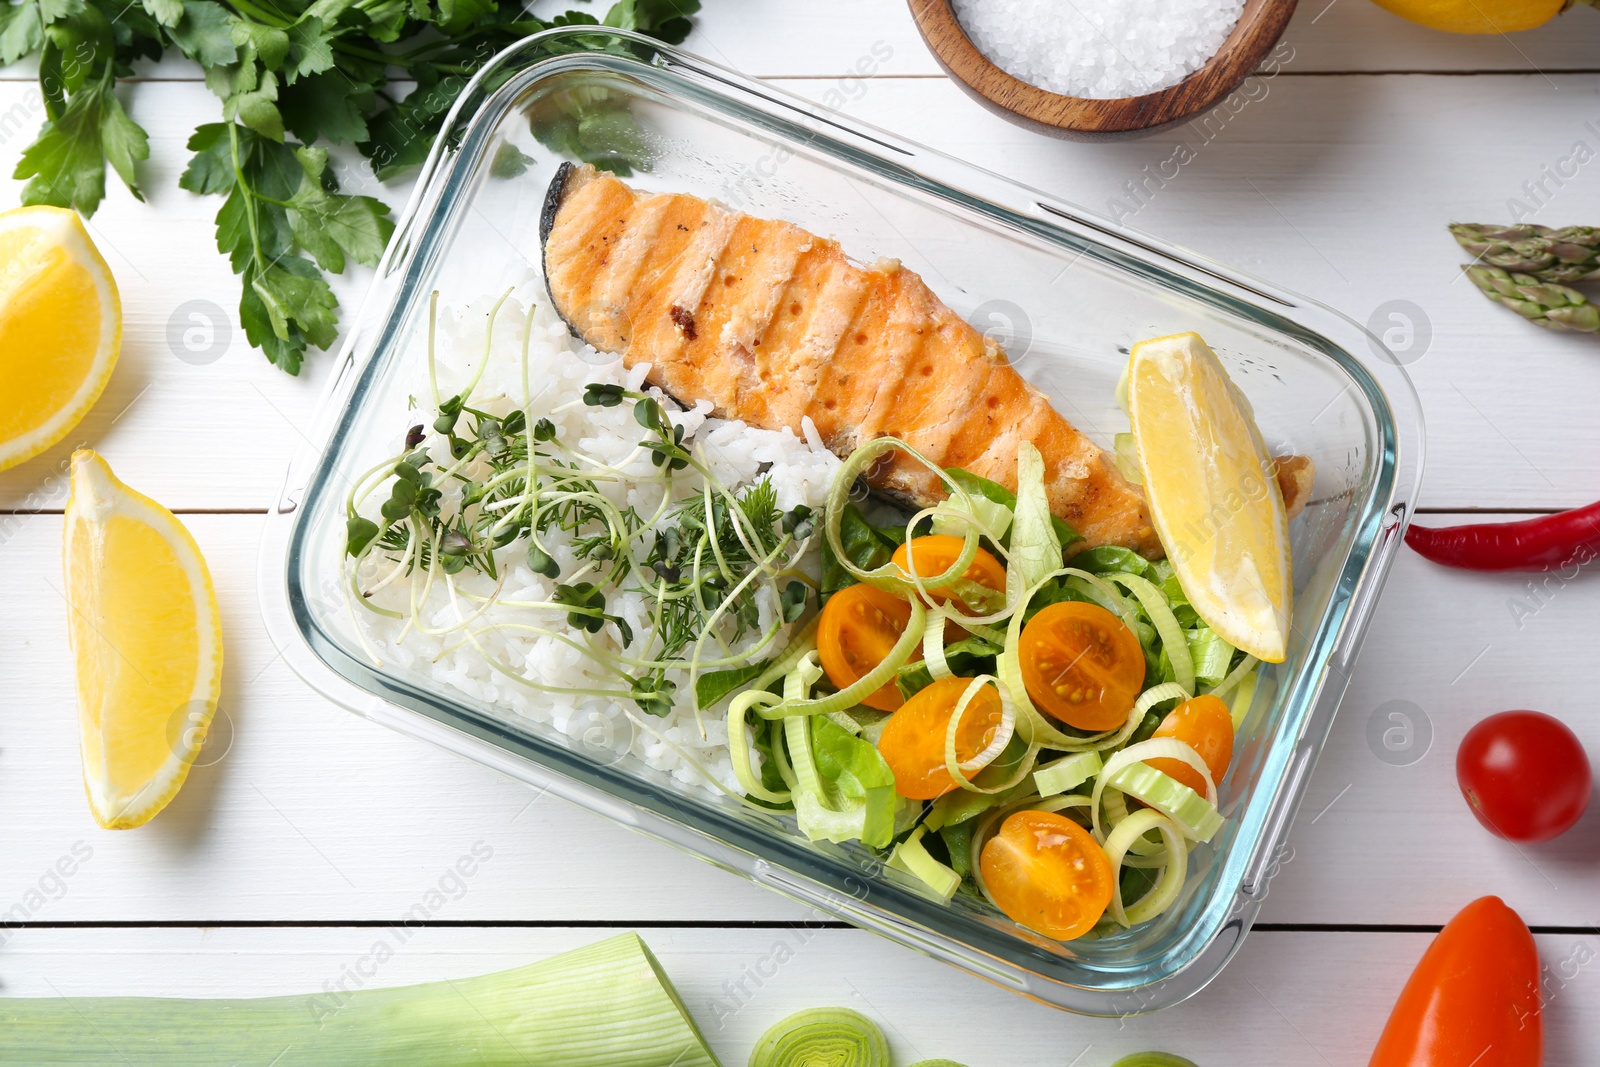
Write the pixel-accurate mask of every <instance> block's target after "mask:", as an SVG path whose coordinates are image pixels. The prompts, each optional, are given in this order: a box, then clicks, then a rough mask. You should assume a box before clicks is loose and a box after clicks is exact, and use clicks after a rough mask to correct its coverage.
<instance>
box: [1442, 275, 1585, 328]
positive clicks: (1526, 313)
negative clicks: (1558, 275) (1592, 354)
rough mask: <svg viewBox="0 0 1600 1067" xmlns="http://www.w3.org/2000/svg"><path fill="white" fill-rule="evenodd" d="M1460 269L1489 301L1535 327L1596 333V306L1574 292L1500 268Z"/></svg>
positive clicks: (1562, 286)
mask: <svg viewBox="0 0 1600 1067" xmlns="http://www.w3.org/2000/svg"><path fill="white" fill-rule="evenodd" d="M1461 269H1462V270H1464V271H1466V272H1467V277H1468V278H1471V279H1472V284H1474V285H1476V286H1477V287H1478V288H1479V289H1481V290H1483V294H1484V295H1485V296H1487V297H1488V298H1489V299H1490V300H1493V301H1495V302H1496V303H1500V304H1504V305H1505V306H1506V307H1508V308H1510V309H1511V310H1512V311H1515V312H1516V313H1517V314H1518V315H1521V316H1522V317H1523V318H1525V319H1527V320H1528V321H1529V322H1531V323H1533V324H1534V325H1536V326H1544V327H1546V328H1548V329H1551V330H1581V331H1583V332H1585V333H1597V332H1600V307H1596V306H1595V305H1594V304H1591V303H1589V298H1588V297H1586V296H1584V295H1583V294H1582V293H1580V292H1578V291H1577V290H1576V289H1569V288H1567V287H1566V286H1565V285H1558V284H1556V283H1555V282H1545V281H1540V280H1539V278H1537V277H1535V276H1534V275H1531V274H1523V273H1520V272H1519V273H1512V272H1510V271H1507V270H1505V269H1503V268H1501V267H1485V266H1482V265H1481V264H1480V265H1468V266H1464V267H1462V268H1461Z"/></svg>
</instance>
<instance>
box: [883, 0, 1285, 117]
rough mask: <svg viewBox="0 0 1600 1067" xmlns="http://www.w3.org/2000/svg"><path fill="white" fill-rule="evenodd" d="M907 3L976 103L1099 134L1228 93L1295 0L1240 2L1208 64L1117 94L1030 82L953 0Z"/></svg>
mask: <svg viewBox="0 0 1600 1067" xmlns="http://www.w3.org/2000/svg"><path fill="white" fill-rule="evenodd" d="M910 3H911V15H912V17H913V18H915V19H916V20H917V29H918V30H920V31H921V33H922V39H923V40H924V41H926V42H927V44H928V48H929V50H931V51H932V52H933V55H934V58H935V59H937V60H938V61H939V65H940V66H942V67H943V68H944V69H945V72H946V73H947V74H949V75H950V76H951V77H952V78H954V79H955V81H956V84H957V85H960V86H961V87H962V88H963V89H965V90H966V91H967V93H968V95H970V96H971V97H972V98H973V99H975V100H977V101H978V102H979V103H980V104H983V105H984V106H985V107H987V108H988V109H989V110H991V111H993V112H995V113H996V114H998V115H1000V116H1001V117H1002V118H1006V119H1009V120H1011V121H1012V122H1015V123H1017V124H1018V125H1020V126H1026V127H1029V128H1030V129H1034V130H1037V131H1039V132H1041V133H1048V134H1051V135H1052V136H1055V137H1067V138H1072V139H1075V140H1103V139H1109V138H1115V137H1126V136H1131V135H1138V134H1144V133H1149V132H1151V131H1152V130H1156V129H1158V128H1160V127H1162V126H1166V125H1169V124H1171V123H1174V122H1181V121H1183V120H1184V119H1187V118H1189V117H1191V116H1193V115H1195V114H1197V113H1198V112H1201V111H1204V110H1206V109H1207V108H1209V107H1211V106H1212V105H1213V104H1215V103H1217V101H1219V100H1221V99H1222V98H1223V97H1225V96H1227V95H1228V94H1229V93H1231V92H1233V90H1234V89H1236V88H1238V86H1239V83H1241V82H1243V81H1244V80H1245V79H1246V78H1248V77H1249V76H1250V74H1251V72H1252V71H1254V70H1255V69H1256V67H1257V66H1258V65H1259V64H1260V63H1261V60H1262V59H1263V58H1265V57H1266V54H1267V52H1268V51H1269V50H1270V49H1271V48H1272V46H1273V45H1274V44H1276V43H1277V41H1278V38H1279V37H1281V36H1282V35H1283V30H1284V27H1285V26H1287V25H1288V24H1289V16H1290V15H1292V14H1294V5H1295V0H1245V5H1244V12H1243V14H1241V15H1240V16H1239V22H1238V24H1237V25H1235V26H1234V28H1233V32H1232V33H1230V34H1229V35H1228V39H1227V40H1226V41H1224V42H1223V43H1222V47H1221V49H1219V50H1218V51H1217V54H1216V55H1214V56H1212V57H1211V58H1210V59H1208V60H1206V63H1205V66H1203V67H1201V68H1200V69H1199V70H1197V71H1195V72H1194V73H1193V74H1191V75H1189V76H1188V77H1187V78H1185V79H1183V81H1181V82H1179V83H1178V84H1176V85H1174V86H1171V87H1170V88H1166V89H1159V90H1157V91H1156V92H1153V93H1146V94H1145V95H1144V96H1128V97H1123V98H1121V99H1116V100H1094V99H1090V98H1088V97H1082V96H1063V95H1061V94H1060V93H1052V92H1050V91H1049V90H1046V89H1041V88H1039V87H1038V86H1036V85H1029V84H1028V83H1027V82H1025V81H1022V80H1021V79H1019V78H1016V77H1014V76H1013V75H1011V74H1008V73H1006V72H1005V71H1004V70H1001V69H1000V68H999V67H998V66H996V65H995V64H994V63H992V62H990V60H989V57H988V56H985V55H984V54H983V53H982V52H980V51H979V50H978V47H977V45H975V44H973V43H972V41H971V39H969V38H968V37H967V33H966V31H965V30H963V29H962V28H961V23H960V22H959V21H957V19H956V14H955V11H954V10H953V9H952V8H951V6H950V0H910Z"/></svg>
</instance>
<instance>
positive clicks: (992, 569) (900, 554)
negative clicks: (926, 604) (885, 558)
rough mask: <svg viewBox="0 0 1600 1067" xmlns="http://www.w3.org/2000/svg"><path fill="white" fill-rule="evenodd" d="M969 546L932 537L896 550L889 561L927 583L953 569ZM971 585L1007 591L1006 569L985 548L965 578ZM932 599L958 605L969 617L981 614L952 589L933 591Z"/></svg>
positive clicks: (948, 538) (945, 537) (917, 539)
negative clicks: (952, 602) (964, 549)
mask: <svg viewBox="0 0 1600 1067" xmlns="http://www.w3.org/2000/svg"><path fill="white" fill-rule="evenodd" d="M965 547H966V540H965V539H964V538H960V537H952V536H950V535H949V534H929V535H928V536H926V537H913V538H912V539H911V540H910V541H907V542H906V543H905V544H903V545H901V546H900V547H899V548H897V549H895V550H894V555H893V556H890V557H889V562H890V563H893V564H894V565H895V566H896V567H899V568H900V569H901V570H903V571H905V572H906V573H907V574H912V573H915V574H916V575H917V576H918V577H920V578H922V579H923V580H924V581H927V580H928V579H930V578H937V577H939V575H941V574H943V573H944V572H945V571H947V570H949V569H950V568H951V566H952V565H954V563H955V561H956V560H958V559H960V558H961V550H962V549H963V548H965ZM913 568H915V569H914V570H913ZM961 577H962V578H964V579H966V580H967V581H969V582H976V583H977V584H979V585H981V586H985V587H987V588H989V589H993V590H995V591H996V592H1000V593H1003V592H1005V589H1006V569H1005V568H1004V567H1002V566H1001V565H1000V561H999V560H997V559H995V558H994V557H993V556H991V555H990V554H989V553H987V552H985V551H984V550H983V549H981V548H980V549H978V554H977V555H975V556H973V557H972V564H971V565H970V566H968V567H967V570H966V573H965V574H963V575H962V576H961ZM928 599H930V600H932V601H934V602H936V603H940V604H945V603H949V602H951V601H954V602H955V605H956V609H957V610H958V611H962V612H964V613H966V614H969V615H971V614H979V613H978V612H973V611H969V610H968V608H969V605H968V604H966V603H965V602H963V601H962V600H961V598H960V597H959V596H958V595H957V594H956V593H955V591H954V590H952V589H951V588H950V587H949V586H945V587H943V588H940V589H929V590H928Z"/></svg>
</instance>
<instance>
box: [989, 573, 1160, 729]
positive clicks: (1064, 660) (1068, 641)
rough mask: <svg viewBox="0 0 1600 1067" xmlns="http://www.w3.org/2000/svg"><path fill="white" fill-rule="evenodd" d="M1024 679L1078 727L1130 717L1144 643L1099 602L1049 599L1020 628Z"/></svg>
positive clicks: (1037, 699) (1107, 725) (1111, 725)
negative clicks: (1054, 600) (1086, 602)
mask: <svg viewBox="0 0 1600 1067" xmlns="http://www.w3.org/2000/svg"><path fill="white" fill-rule="evenodd" d="M1017 651H1018V654H1019V655H1020V656H1021V659H1022V681H1023V684H1024V685H1026V686H1027V688H1028V696H1030V697H1032V698H1033V702H1034V704H1036V705H1037V706H1038V707H1039V709H1040V710H1041V711H1044V712H1047V713H1048V714H1050V715H1052V716H1053V717H1055V718H1057V719H1060V720H1061V721H1062V722H1064V723H1066V724H1067V725H1068V726H1071V727H1074V728H1076V729H1079V730H1089V731H1091V732H1097V731H1100V730H1112V729H1115V728H1116V727H1118V726H1121V725H1122V724H1123V723H1125V722H1127V720H1128V713H1129V712H1130V711H1132V710H1133V702H1134V701H1135V700H1138V699H1139V690H1140V688H1141V687H1143V685H1144V649H1142V648H1141V647H1140V646H1139V639H1138V638H1137V637H1135V636H1134V633H1133V631H1132V630H1130V629H1128V627H1127V625H1126V624H1124V623H1123V621H1122V620H1121V619H1119V618H1117V617H1116V616H1115V615H1113V614H1111V612H1109V611H1107V610H1106V609H1105V608H1102V607H1100V606H1099V605H1098V604H1085V603H1082V602H1080V601H1076V600H1067V601H1063V602H1061V603H1059V604H1051V605H1049V606H1048V607H1046V608H1045V609H1044V610H1042V611H1040V612H1039V614H1037V615H1035V616H1034V617H1033V618H1032V619H1030V620H1028V625H1026V626H1024V627H1023V628H1022V638H1021V641H1020V643H1019V647H1018V649H1017Z"/></svg>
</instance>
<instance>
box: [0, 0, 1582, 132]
mask: <svg viewBox="0 0 1600 1067" xmlns="http://www.w3.org/2000/svg"><path fill="white" fill-rule="evenodd" d="M575 6H580V5H578V4H574V3H572V2H571V0H536V2H535V3H532V4H529V5H527V7H528V9H529V10H531V11H532V12H534V13H535V14H539V15H543V16H545V17H549V16H550V15H553V14H555V13H558V12H561V11H565V10H568V9H571V8H573V7H575ZM1284 40H1285V41H1287V42H1288V43H1289V44H1290V45H1291V46H1292V47H1293V50H1294V59H1293V61H1292V63H1291V64H1290V68H1289V69H1291V70H1293V71H1295V72H1297V73H1320V72H1347V71H1389V72H1393V71H1456V72H1477V71H1508V72H1513V73H1525V74H1537V73H1540V72H1544V73H1548V72H1551V71H1559V70H1594V69H1595V67H1596V62H1595V54H1596V46H1597V45H1600V17H1597V16H1596V15H1595V13H1594V12H1592V11H1584V10H1581V9H1579V10H1575V11H1573V12H1571V13H1570V14H1569V15H1568V17H1566V18H1558V19H1554V20H1552V21H1551V22H1550V23H1549V24H1548V25H1546V26H1543V27H1541V28H1539V29H1536V30H1530V31H1525V32H1522V33H1516V34H1505V35H1501V34H1487V35H1482V36H1474V35H1460V34H1448V33H1439V32H1436V31H1434V30H1429V29H1426V28H1424V27H1422V26H1417V25H1414V24H1413V23H1410V22H1407V21H1405V20H1404V19H1401V18H1399V17H1397V16H1395V15H1391V14H1390V13H1389V12H1387V11H1385V10H1383V9H1382V8H1380V7H1378V6H1377V5H1376V4H1373V3H1370V2H1368V0H1304V2H1302V3H1301V4H1300V5H1299V8H1298V9H1297V10H1296V12H1295V15H1294V18H1293V20H1292V21H1291V22H1290V23H1289V29H1288V31H1287V33H1286V34H1285V36H1284ZM683 47H684V48H686V49H688V50H689V51H691V52H694V53H696V54H698V55H702V56H704V57H706V58H707V59H710V60H712V61H713V62H716V63H719V64H722V65H723V66H726V67H731V68H733V69H734V70H739V71H742V72H744V73H747V74H750V75H752V76H754V77H761V78H768V77H791V78H792V77H805V78H825V79H839V78H842V77H847V76H850V75H857V76H859V75H860V74H862V73H863V71H864V69H865V70H866V71H869V72H870V73H871V74H872V75H876V76H918V77H943V72H942V71H941V70H940V69H939V65H938V63H937V62H936V61H935V60H934V58H933V55H932V54H931V53H930V52H929V51H928V48H927V46H926V45H925V44H923V42H922V38H921V36H920V35H918V33H917V29H916V24H915V23H914V22H913V21H912V18H911V14H910V9H909V6H908V4H907V3H906V0H813V2H811V3H806V4H794V3H787V2H785V0H706V2H705V4H704V6H703V9H702V11H701V13H700V15H698V16H697V17H696V19H695V30H694V32H693V33H692V34H691V35H690V37H689V39H688V40H687V41H685V42H684V45H683ZM863 61H866V62H868V66H867V67H866V68H861V67H858V66H857V64H858V63H861V62H863ZM34 73H35V67H34V65H33V64H32V62H31V61H28V62H24V63H18V64H15V65H13V66H11V67H8V68H5V69H4V70H0V81H25V80H27V79H29V78H32V77H33V76H34ZM136 77H137V79H139V80H149V79H188V80H198V79H199V73H198V71H197V70H196V69H195V68H194V66H193V65H192V64H190V63H188V62H187V61H185V60H182V59H181V58H179V59H166V60H163V61H162V62H160V63H157V64H148V63H141V64H140V65H139V67H138V68H137V73H136ZM1463 114H1464V115H1465V114H1467V112H1465V111H1463Z"/></svg>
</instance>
